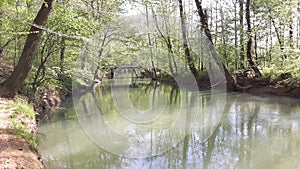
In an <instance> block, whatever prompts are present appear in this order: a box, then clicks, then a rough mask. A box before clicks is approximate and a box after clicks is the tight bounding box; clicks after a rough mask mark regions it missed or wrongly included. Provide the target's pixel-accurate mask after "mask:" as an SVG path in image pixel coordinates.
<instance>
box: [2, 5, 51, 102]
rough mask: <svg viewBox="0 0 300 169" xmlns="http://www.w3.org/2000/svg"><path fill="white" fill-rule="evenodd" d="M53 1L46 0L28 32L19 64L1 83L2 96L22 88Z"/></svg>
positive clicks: (9, 94) (14, 92)
mask: <svg viewBox="0 0 300 169" xmlns="http://www.w3.org/2000/svg"><path fill="white" fill-rule="evenodd" d="M53 1H54V0H45V2H44V3H43V5H42V7H41V9H40V10H39V12H38V14H37V15H36V17H35V19H34V22H33V25H32V26H31V28H30V32H31V33H30V34H28V36H27V38H26V41H25V45H24V48H23V51H22V54H21V57H20V59H19V62H18V64H17V66H16V67H15V69H14V71H13V72H12V74H11V75H10V77H9V78H8V79H7V80H6V81H4V82H3V84H1V87H0V96H1V97H13V96H14V95H15V94H16V92H17V91H18V90H19V89H20V88H21V86H22V85H23V83H24V81H25V79H26V77H27V76H28V74H29V72H30V70H31V67H32V62H33V60H34V55H35V51H36V49H37V47H38V44H39V41H40V38H41V36H42V30H41V29H40V28H38V27H43V26H45V24H46V22H47V20H48V17H49V15H50V13H51V10H52V3H53Z"/></svg>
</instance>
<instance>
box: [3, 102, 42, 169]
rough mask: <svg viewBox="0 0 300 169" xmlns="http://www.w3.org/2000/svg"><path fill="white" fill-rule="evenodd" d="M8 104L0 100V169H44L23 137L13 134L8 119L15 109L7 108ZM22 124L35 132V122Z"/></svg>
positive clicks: (27, 121) (37, 154)
mask: <svg viewBox="0 0 300 169" xmlns="http://www.w3.org/2000/svg"><path fill="white" fill-rule="evenodd" d="M9 102H10V100H7V99H3V98H0V168H1V169H21V168H24V169H27V168H30V169H40V168H44V167H43V164H42V161H41V157H40V155H39V153H38V152H37V151H36V150H35V149H34V148H32V147H31V146H30V144H29V143H28V142H27V141H26V140H25V139H24V138H23V137H21V136H19V135H17V134H15V133H14V128H13V124H12V122H11V120H10V119H11V118H12V115H13V114H15V113H14V112H15V108H11V106H8V103H9ZM17 118H18V117H17ZM22 124H24V125H26V126H28V128H29V129H31V130H36V122H35V120H24V121H23V122H22Z"/></svg>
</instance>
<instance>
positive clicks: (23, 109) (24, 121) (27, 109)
mask: <svg viewBox="0 0 300 169" xmlns="http://www.w3.org/2000/svg"><path fill="white" fill-rule="evenodd" d="M7 105H8V107H9V108H12V109H14V113H13V114H12V115H11V117H10V120H11V122H12V128H13V132H14V134H16V135H18V136H21V137H23V138H24V139H25V140H26V141H27V142H28V143H29V145H30V146H31V147H33V148H37V145H38V139H37V137H36V136H35V134H34V133H31V130H30V127H29V124H30V123H31V122H32V121H33V120H34V121H35V112H34V110H33V107H32V106H31V105H30V104H29V103H28V102H27V101H26V100H22V99H16V100H15V101H10V102H9V103H8V104H7Z"/></svg>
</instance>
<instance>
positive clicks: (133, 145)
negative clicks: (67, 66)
mask: <svg viewBox="0 0 300 169" xmlns="http://www.w3.org/2000/svg"><path fill="white" fill-rule="evenodd" d="M95 91H96V92H95V94H94V95H93V94H92V93H87V94H85V95H83V96H81V97H80V98H79V100H78V102H75V105H76V106H79V108H77V109H76V110H77V111H79V110H82V112H77V113H76V112H75V110H74V106H73V103H72V100H71V99H70V100H67V101H66V102H65V103H64V104H62V105H61V107H60V109H59V110H56V111H52V112H51V111H49V112H46V116H45V117H44V119H43V120H42V123H41V125H40V127H39V131H38V132H39V133H40V134H39V137H40V140H41V142H40V145H39V151H40V152H41V154H42V156H43V159H44V163H45V165H46V167H47V168H51V169H52V168H53V169H59V168H71V169H77V168H78V169H83V168H91V169H94V168H95V169H97V168H101V169H115V168H116V169H117V168H120V169H121V168H122V169H123V168H127V169H140V168H153V169H160V168H170V169H174V168H180V169H181V168H192V169H193V168H197V169H198V168H199V169H201V168H216V169H219V168H246V169H248V168H255V169H256V168H257V169H258V168H262V169H267V168H278V169H285V168H289V169H290V168H291V169H294V168H295V169H296V168H300V161H299V160H298V159H299V156H300V100H299V99H295V98H286V97H275V96H252V95H249V94H241V93H227V94H224V93H218V92H214V91H201V92H194V91H188V90H185V89H178V88H176V87H173V86H171V85H165V84H159V83H157V84H151V83H150V82H148V81H144V82H140V83H136V84H135V85H133V86H131V87H129V88H126V87H124V86H122V85H120V86H116V88H115V89H114V92H115V93H112V92H111V87H110V85H108V84H105V87H101V88H97V89H95ZM114 94H115V96H114ZM126 94H127V95H126ZM125 95H126V96H125ZM124 98H127V99H124ZM116 100H117V101H116ZM93 102H94V103H96V104H97V106H96V107H93V106H95V105H93V104H92V103H93ZM116 102H118V103H116ZM128 103H130V106H129V107H130V108H134V111H131V113H128V112H125V113H123V114H122V113H121V114H120V112H121V111H123V110H125V109H126V108H128ZM83 105H84V106H83ZM122 106H123V107H122ZM126 106H127V107H126ZM116 107H117V108H116ZM95 109H97V111H96V110H95ZM123 112H124V111H123ZM144 117H146V118H144ZM107 126H108V127H107ZM117 154H119V155H117Z"/></svg>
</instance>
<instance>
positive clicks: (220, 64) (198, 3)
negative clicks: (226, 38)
mask: <svg viewBox="0 0 300 169" xmlns="http://www.w3.org/2000/svg"><path fill="white" fill-rule="evenodd" d="M195 3H196V6H197V12H198V14H199V16H200V22H201V26H202V28H203V30H204V32H205V35H206V36H207V38H208V39H209V40H210V42H211V46H213V42H212V38H211V37H212V36H211V33H210V30H209V27H208V21H207V15H206V14H205V13H204V11H203V8H202V0H200V1H199V0H195ZM212 57H213V59H214V60H215V62H216V63H217V65H218V67H219V69H220V70H224V73H225V78H226V81H227V87H228V88H229V89H232V90H242V88H241V87H240V86H239V85H237V84H236V82H235V80H234V78H233V77H232V75H231V74H230V73H229V71H228V69H227V68H226V66H225V65H224V63H223V62H222V61H221V59H220V58H219V56H218V55H216V54H214V53H213V54H212Z"/></svg>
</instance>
